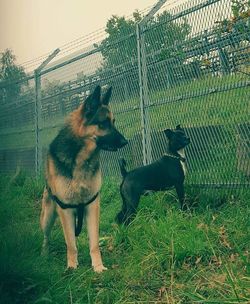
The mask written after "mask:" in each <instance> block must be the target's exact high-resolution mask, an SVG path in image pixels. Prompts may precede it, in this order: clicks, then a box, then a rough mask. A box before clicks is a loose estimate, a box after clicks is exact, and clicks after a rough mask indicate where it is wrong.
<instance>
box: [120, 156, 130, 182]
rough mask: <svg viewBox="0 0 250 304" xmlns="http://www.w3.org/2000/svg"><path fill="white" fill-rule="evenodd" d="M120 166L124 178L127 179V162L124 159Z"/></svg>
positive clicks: (121, 160)
mask: <svg viewBox="0 0 250 304" xmlns="http://www.w3.org/2000/svg"><path fill="white" fill-rule="evenodd" d="M119 166H120V170H121V174H122V177H123V178H125V177H126V175H127V173H128V172H127V170H126V161H125V159H124V158H120V159H119Z"/></svg>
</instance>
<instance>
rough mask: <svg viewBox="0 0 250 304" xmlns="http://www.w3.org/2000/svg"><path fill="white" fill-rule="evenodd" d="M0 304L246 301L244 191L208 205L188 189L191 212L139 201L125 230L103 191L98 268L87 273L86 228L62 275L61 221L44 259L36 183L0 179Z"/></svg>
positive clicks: (249, 297)
mask: <svg viewBox="0 0 250 304" xmlns="http://www.w3.org/2000/svg"><path fill="white" fill-rule="evenodd" d="M0 182H1V185H3V186H4V187H2V189H1V197H0V223H1V235H0V275H1V280H0V294H1V301H0V302H1V303H6V304H8V303H11V304H12V303H60V304H61V303H75V304H76V303H81V304H82V303H83V304H85V303H86V304H88V303H91V304H92V303H100V304H109V303H117V304H118V303H119V304H124V303H169V304H174V303H176V304H177V303H183V304H189V303H216V304H220V303H231V304H232V303H245V304H246V303H249V302H250V277H249V274H250V269H249V268H248V267H249V258H250V257H249V243H250V237H249V235H250V231H249V230H250V227H249V218H250V206H249V201H250V200H249V198H250V197H249V191H248V192H247V191H246V192H245V193H244V194H243V195H242V196H241V198H238V199H236V198H232V197H231V196H228V197H227V199H226V201H224V204H217V203H215V202H216V195H214V199H211V197H210V200H209V201H208V200H207V199H206V196H205V195H204V193H200V195H199V196H198V195H197V193H195V192H194V191H193V190H192V191H191V190H188V196H189V199H190V200H192V201H193V202H194V203H196V204H197V205H198V206H197V207H196V208H194V210H193V211H192V212H190V213H182V212H181V211H180V210H179V207H178V203H177V201H176V198H175V194H174V192H165V193H164V192H160V193H157V194H154V195H149V196H147V197H144V198H143V199H142V200H141V203H140V208H139V211H138V214H137V216H136V219H135V220H134V222H133V223H132V224H131V225H130V226H129V227H127V228H125V227H119V226H117V225H116V224H114V217H115V215H116V213H117V212H118V210H119V208H120V205H121V199H120V195H119V187H118V186H117V185H116V183H115V182H113V181H107V180H106V183H105V184H104V185H103V189H102V193H101V194H102V195H101V196H102V199H101V202H102V204H101V206H102V207H101V228H100V236H101V239H100V244H101V250H102V255H103V261H104V264H105V265H106V266H107V267H108V268H109V270H108V271H107V272H104V273H102V274H95V273H94V272H93V271H92V269H91V266H90V265H91V262H90V257H89V254H88V241H87V237H86V231H85V230H84V232H83V233H82V234H81V235H80V237H79V238H78V249H79V263H80V266H79V268H78V269H77V270H76V271H74V272H72V273H65V271H64V270H65V266H66V250H65V244H64V238H63V234H62V230H61V227H60V223H59V222H57V223H56V225H55V227H54V229H53V232H52V240H53V242H52V247H51V253H50V256H49V258H47V259H44V258H42V257H41V256H40V248H41V243H42V233H41V231H40V228H39V213H40V207H41V206H40V198H41V194H42V188H43V181H42V180H41V181H36V180H33V179H31V178H27V177H25V176H24V175H20V176H18V177H17V178H16V179H14V180H12V181H11V180H10V179H9V178H7V177H1V180H0Z"/></svg>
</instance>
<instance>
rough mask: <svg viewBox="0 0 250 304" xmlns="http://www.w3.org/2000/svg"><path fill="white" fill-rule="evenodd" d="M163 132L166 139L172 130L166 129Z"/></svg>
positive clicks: (169, 136)
mask: <svg viewBox="0 0 250 304" xmlns="http://www.w3.org/2000/svg"><path fill="white" fill-rule="evenodd" d="M163 132H164V133H165V135H166V136H167V138H168V139H170V138H171V136H172V134H173V131H172V130H170V129H166V130H164V131H163Z"/></svg>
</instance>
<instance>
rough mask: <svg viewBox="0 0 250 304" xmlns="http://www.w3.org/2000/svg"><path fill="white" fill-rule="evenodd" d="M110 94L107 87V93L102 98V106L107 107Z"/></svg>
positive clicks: (110, 90) (109, 89)
mask: <svg viewBox="0 0 250 304" xmlns="http://www.w3.org/2000/svg"><path fill="white" fill-rule="evenodd" d="M111 94H112V87H109V88H108V90H107V92H106V93H105V95H104V96H103V98H102V104H104V105H105V106H107V105H108V104H109V100H110V97H111Z"/></svg>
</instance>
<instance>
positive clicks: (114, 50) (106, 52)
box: [95, 11, 191, 70]
mask: <svg viewBox="0 0 250 304" xmlns="http://www.w3.org/2000/svg"><path fill="white" fill-rule="evenodd" d="M142 18H143V16H142V15H141V14H140V13H139V12H138V11H135V12H134V14H133V18H132V19H128V20H126V19H125V17H118V16H112V18H111V19H109V20H108V22H107V24H106V29H105V31H106V33H107V34H108V37H107V38H105V39H104V40H103V41H102V42H101V44H100V45H99V46H100V47H101V52H102V55H103V58H104V64H103V69H105V68H112V67H116V66H119V65H121V64H124V63H128V64H133V63H134V62H136V61H137V39H136V24H137V23H138V22H139V21H140V20H141V19H142ZM170 18H171V14H169V13H167V12H164V13H162V14H160V15H157V16H156V17H155V18H153V19H152V20H151V21H150V23H149V24H148V25H147V26H149V27H150V30H149V31H147V32H146V36H145V47H146V53H147V55H152V54H153V55H154V59H155V56H157V59H159V60H163V59H166V58H168V57H169V56H176V55H179V54H180V52H182V50H181V48H180V47H179V46H178V45H179V44H180V43H179V42H180V41H183V40H184V39H185V38H186V37H187V35H188V34H189V33H190V30H191V28H190V25H189V24H188V23H187V22H186V20H185V19H183V21H184V22H183V23H182V24H179V23H174V22H173V21H171V19H170ZM95 46H96V47H98V45H95ZM159 50H160V52H159ZM103 69H102V70H103Z"/></svg>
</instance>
